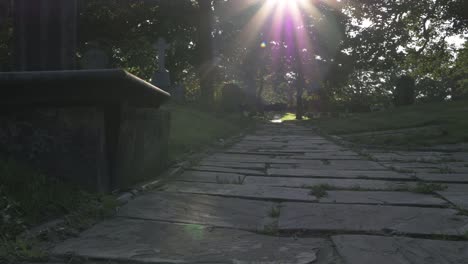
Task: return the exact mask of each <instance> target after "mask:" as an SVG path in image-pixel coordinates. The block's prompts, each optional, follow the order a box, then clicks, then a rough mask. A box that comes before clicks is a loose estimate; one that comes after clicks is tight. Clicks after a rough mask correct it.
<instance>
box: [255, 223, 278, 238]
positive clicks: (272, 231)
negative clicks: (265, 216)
mask: <svg viewBox="0 0 468 264" xmlns="http://www.w3.org/2000/svg"><path fill="white" fill-rule="evenodd" d="M258 233H260V234H263V235H268V236H276V235H278V234H279V229H278V223H277V222H273V223H270V224H267V225H265V226H264V227H263V230H259V231H258Z"/></svg>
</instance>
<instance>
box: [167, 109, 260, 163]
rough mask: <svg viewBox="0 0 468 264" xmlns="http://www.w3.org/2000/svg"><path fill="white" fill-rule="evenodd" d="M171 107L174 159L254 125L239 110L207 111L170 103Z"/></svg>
mask: <svg viewBox="0 0 468 264" xmlns="http://www.w3.org/2000/svg"><path fill="white" fill-rule="evenodd" d="M168 108H169V110H170V111H171V130H170V141H169V157H170V159H171V160H176V159H178V158H179V157H181V156H183V155H184V154H187V153H191V152H195V151H198V150H200V149H202V148H204V147H206V146H207V145H212V144H213V143H214V142H216V141H219V140H224V139H226V138H228V137H231V136H234V135H238V134H240V133H241V132H242V131H244V130H245V129H246V128H248V127H250V126H252V125H253V121H252V120H251V119H249V118H246V117H244V116H242V115H241V114H240V113H236V114H222V113H216V112H206V111H202V110H199V109H197V108H196V107H190V106H181V105H169V106H168Z"/></svg>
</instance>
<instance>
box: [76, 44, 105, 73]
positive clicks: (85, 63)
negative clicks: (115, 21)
mask: <svg viewBox="0 0 468 264" xmlns="http://www.w3.org/2000/svg"><path fill="white" fill-rule="evenodd" d="M80 66H81V68H82V69H108V68H109V56H108V55H107V53H106V52H105V51H104V50H103V49H101V48H100V47H99V44H98V43H96V42H90V43H88V44H87V45H86V49H85V51H84V52H83V55H82V56H81V60H80Z"/></svg>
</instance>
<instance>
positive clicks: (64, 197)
mask: <svg viewBox="0 0 468 264" xmlns="http://www.w3.org/2000/svg"><path fill="white" fill-rule="evenodd" d="M117 206H118V202H117V200H116V199H115V197H114V196H104V195H100V194H91V193H88V192H85V191H83V190H81V189H79V188H77V187H76V186H75V185H74V184H70V183H67V182H65V181H63V180H60V179H57V178H53V177H48V176H46V175H43V174H40V173H38V172H36V171H34V170H33V169H31V168H28V167H27V166H25V165H23V164H19V163H17V162H14V161H2V160H0V263H17V262H20V261H37V260H40V259H43V258H44V257H45V254H44V253H43V252H41V250H39V249H38V248H39V246H38V244H39V242H50V241H53V240H56V239H59V240H60V239H65V238H67V237H69V236H71V235H76V234H78V233H79V232H80V231H82V230H84V229H86V228H88V227H90V226H91V225H93V224H94V223H96V222H97V221H99V220H101V219H103V218H106V217H108V216H111V215H113V214H114V212H115V211H116V207H117ZM57 218H62V219H63V221H61V222H60V224H59V225H55V226H53V227H50V228H46V229H45V230H41V232H40V233H31V232H29V231H27V230H28V229H29V228H31V227H34V226H36V225H39V224H42V223H45V222H48V221H50V220H53V219H57Z"/></svg>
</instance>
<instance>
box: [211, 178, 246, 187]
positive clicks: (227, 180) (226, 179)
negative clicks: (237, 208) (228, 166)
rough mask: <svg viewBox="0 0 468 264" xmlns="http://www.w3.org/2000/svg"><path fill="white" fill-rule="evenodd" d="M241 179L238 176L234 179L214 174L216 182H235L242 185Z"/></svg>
mask: <svg viewBox="0 0 468 264" xmlns="http://www.w3.org/2000/svg"><path fill="white" fill-rule="evenodd" d="M242 182H243V179H242V177H241V176H238V177H237V178H236V179H228V178H220V177H218V176H216V184H237V185H242Z"/></svg>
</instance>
